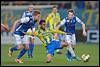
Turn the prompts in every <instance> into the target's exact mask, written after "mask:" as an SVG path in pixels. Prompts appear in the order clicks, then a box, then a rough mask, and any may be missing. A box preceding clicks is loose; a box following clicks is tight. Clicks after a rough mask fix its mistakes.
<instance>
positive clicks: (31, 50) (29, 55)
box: [27, 29, 34, 58]
mask: <svg viewBox="0 0 100 67" xmlns="http://www.w3.org/2000/svg"><path fill="white" fill-rule="evenodd" d="M27 32H32V30H31V29H28V31H27ZM28 37H29V41H30V43H29V50H28V58H32V56H33V55H32V54H33V49H34V36H28Z"/></svg>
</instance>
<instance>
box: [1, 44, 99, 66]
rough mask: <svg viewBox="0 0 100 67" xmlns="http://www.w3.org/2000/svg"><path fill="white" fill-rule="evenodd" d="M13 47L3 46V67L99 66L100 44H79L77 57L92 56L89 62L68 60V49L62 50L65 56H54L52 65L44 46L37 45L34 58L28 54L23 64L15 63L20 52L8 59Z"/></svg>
mask: <svg viewBox="0 0 100 67" xmlns="http://www.w3.org/2000/svg"><path fill="white" fill-rule="evenodd" d="M12 46H13V45H1V66H99V44H88V43H78V45H77V46H76V49H75V53H76V55H77V56H79V57H81V55H82V54H83V53H85V54H90V55H91V58H90V60H89V62H85V63H84V62H83V61H80V62H78V61H76V60H74V61H72V62H68V61H67V60H66V55H65V52H66V48H64V49H62V52H63V54H61V55H59V54H56V53H55V55H54V60H53V61H52V62H51V63H45V62H46V50H45V47H44V46H43V45H35V48H34V53H33V58H30V59H29V58H27V53H26V54H25V55H24V56H23V57H22V60H23V62H24V63H23V64H18V63H16V62H15V58H16V56H17V55H18V53H19V51H16V52H14V53H13V56H12V57H8V49H9V47H12Z"/></svg>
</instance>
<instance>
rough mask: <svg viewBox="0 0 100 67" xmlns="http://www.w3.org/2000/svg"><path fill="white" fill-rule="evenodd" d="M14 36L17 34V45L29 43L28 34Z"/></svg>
mask: <svg viewBox="0 0 100 67" xmlns="http://www.w3.org/2000/svg"><path fill="white" fill-rule="evenodd" d="M14 36H15V39H16V43H17V45H20V44H29V37H28V36H27V35H24V36H20V35H17V34H14Z"/></svg>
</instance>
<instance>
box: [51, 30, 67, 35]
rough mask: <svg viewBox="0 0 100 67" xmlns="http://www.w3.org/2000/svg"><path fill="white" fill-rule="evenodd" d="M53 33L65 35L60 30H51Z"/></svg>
mask: <svg viewBox="0 0 100 67" xmlns="http://www.w3.org/2000/svg"><path fill="white" fill-rule="evenodd" d="M51 32H52V33H58V34H65V32H63V31H60V30H51Z"/></svg>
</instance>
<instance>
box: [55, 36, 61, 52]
mask: <svg viewBox="0 0 100 67" xmlns="http://www.w3.org/2000/svg"><path fill="white" fill-rule="evenodd" d="M61 37H62V36H61V35H60V34H58V38H59V40H61ZM56 53H57V54H62V52H61V49H56Z"/></svg>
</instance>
